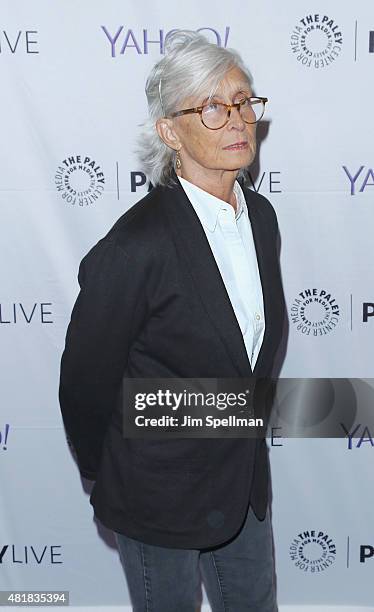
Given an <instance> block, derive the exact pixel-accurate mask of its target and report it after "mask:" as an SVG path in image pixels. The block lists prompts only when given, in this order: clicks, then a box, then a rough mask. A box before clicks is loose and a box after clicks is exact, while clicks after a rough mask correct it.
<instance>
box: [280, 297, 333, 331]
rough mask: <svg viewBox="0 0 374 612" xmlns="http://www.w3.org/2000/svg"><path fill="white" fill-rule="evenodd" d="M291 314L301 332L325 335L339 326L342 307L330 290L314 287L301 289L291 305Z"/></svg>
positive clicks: (293, 321)
mask: <svg viewBox="0 0 374 612" xmlns="http://www.w3.org/2000/svg"><path fill="white" fill-rule="evenodd" d="M290 315H291V321H292V323H293V324H294V325H296V329H297V331H299V332H300V333H301V334H304V335H305V336H312V337H317V336H325V335H326V334H328V333H329V332H331V331H332V330H333V329H335V327H336V326H337V324H338V322H339V317H340V308H339V304H337V302H336V299H335V298H334V296H333V295H332V294H331V292H330V291H328V290H327V289H317V288H316V287H313V288H309V289H303V291H300V293H299V294H298V296H297V297H296V298H295V299H294V301H293V303H292V305H291V310H290Z"/></svg>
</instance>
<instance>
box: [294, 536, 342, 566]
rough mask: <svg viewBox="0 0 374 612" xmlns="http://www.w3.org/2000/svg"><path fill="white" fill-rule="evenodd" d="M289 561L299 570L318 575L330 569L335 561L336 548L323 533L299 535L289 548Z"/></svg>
mask: <svg viewBox="0 0 374 612" xmlns="http://www.w3.org/2000/svg"><path fill="white" fill-rule="evenodd" d="M289 552H290V557H291V561H292V562H293V564H294V565H295V567H297V568H298V569H299V570H301V571H303V572H308V573H310V574H318V573H320V572H323V571H325V570H326V569H327V568H328V567H330V566H331V565H332V564H333V563H334V561H335V559H336V546H335V544H334V542H333V540H332V539H331V538H330V536H329V535H328V534H327V533H325V532H324V531H315V530H314V529H313V530H312V531H304V532H303V533H299V534H298V536H297V537H296V538H294V539H293V542H292V544H291V546H290V551H289Z"/></svg>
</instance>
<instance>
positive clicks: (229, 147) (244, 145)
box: [223, 140, 248, 151]
mask: <svg viewBox="0 0 374 612" xmlns="http://www.w3.org/2000/svg"><path fill="white" fill-rule="evenodd" d="M247 147H248V142H247V141H246V140H242V141H240V142H234V143H233V144H231V145H227V147H223V148H224V150H225V151H241V150H243V149H246V148H247Z"/></svg>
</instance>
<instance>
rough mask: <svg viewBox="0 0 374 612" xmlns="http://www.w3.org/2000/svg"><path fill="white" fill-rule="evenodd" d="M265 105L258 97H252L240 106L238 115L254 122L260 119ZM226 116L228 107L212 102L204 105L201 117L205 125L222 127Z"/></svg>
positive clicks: (247, 121) (232, 110) (246, 120)
mask: <svg viewBox="0 0 374 612" xmlns="http://www.w3.org/2000/svg"><path fill="white" fill-rule="evenodd" d="M264 110H265V105H264V103H263V101H262V100H260V99H259V98H252V99H251V100H248V99H246V101H245V102H244V103H243V104H242V105H241V106H240V111H239V112H240V115H241V117H242V119H243V121H245V122H246V123H256V121H259V119H261V117H262V115H263V114H264ZM231 112H232V113H233V112H235V109H231ZM227 117H228V108H226V106H224V105H223V104H219V103H216V102H212V103H210V104H207V105H205V106H204V108H203V110H202V113H201V118H202V120H203V123H204V125H206V127H210V128H212V129H215V128H216V129H217V128H219V127H222V126H223V125H224V124H225V123H226V121H227Z"/></svg>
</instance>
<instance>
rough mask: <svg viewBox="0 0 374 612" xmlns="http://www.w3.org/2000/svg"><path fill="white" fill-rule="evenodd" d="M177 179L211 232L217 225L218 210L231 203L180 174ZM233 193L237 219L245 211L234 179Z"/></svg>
mask: <svg viewBox="0 0 374 612" xmlns="http://www.w3.org/2000/svg"><path fill="white" fill-rule="evenodd" d="M178 179H179V181H180V183H181V185H182V187H183V189H184V191H185V192H186V194H187V197H188V199H189V200H190V202H191V204H192V205H193V207H194V209H195V211H196V213H197V215H198V217H199V219H200V221H201V223H202V225H204V227H206V228H207V229H208V230H210V231H211V232H214V230H215V229H216V226H217V221H218V215H219V213H220V211H221V210H222V209H223V208H228V207H229V209H230V208H232V206H231V204H228V202H225V201H224V200H221V199H220V198H216V196H213V195H211V194H210V193H208V192H207V191H204V189H201V187H198V186H197V185H194V184H193V183H190V181H187V180H186V179H184V178H182V177H180V176H178ZM234 193H235V196H236V202H237V210H236V212H235V220H236V221H237V220H238V219H239V217H240V216H241V215H242V214H243V212H244V213H246V212H247V204H246V201H245V197H244V194H243V191H242V188H241V186H240V184H239V183H238V181H235V183H234Z"/></svg>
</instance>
